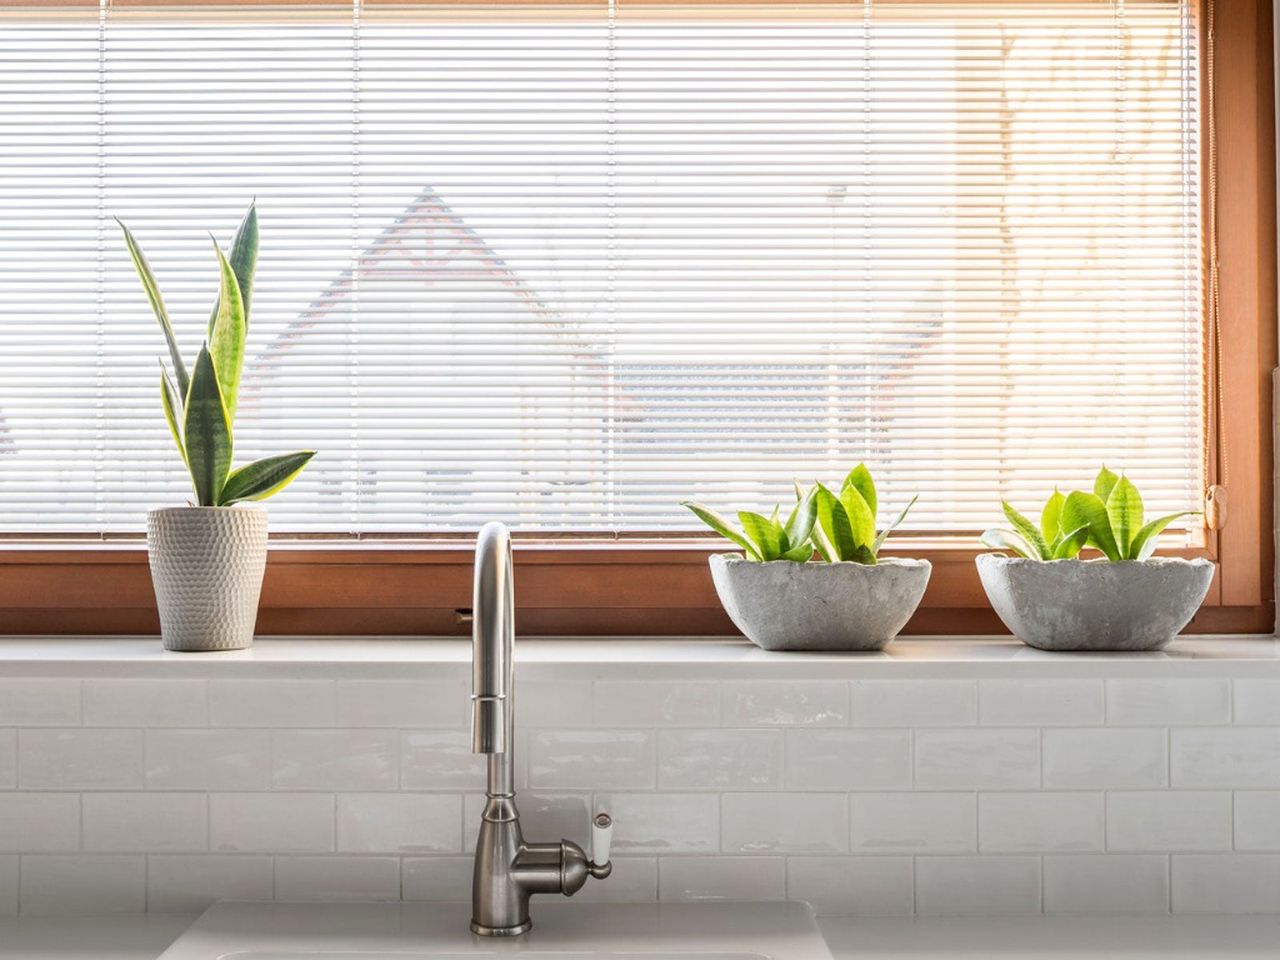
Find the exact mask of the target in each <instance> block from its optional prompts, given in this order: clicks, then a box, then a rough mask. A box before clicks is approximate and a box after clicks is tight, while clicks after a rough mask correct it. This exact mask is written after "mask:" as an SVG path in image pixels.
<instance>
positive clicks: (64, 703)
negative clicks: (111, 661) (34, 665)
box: [0, 677, 80, 727]
mask: <svg viewBox="0 0 1280 960" xmlns="http://www.w3.org/2000/svg"><path fill="white" fill-rule="evenodd" d="M79 723H80V681H79V680H69V679H62V678H48V679H45V678H39V677H6V678H3V679H0V726H4V727H74V726H77V725H79Z"/></svg>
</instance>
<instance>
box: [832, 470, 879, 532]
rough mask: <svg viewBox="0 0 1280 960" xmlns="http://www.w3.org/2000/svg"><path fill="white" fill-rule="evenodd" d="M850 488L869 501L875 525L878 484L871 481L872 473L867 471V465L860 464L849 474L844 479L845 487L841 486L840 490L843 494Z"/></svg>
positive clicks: (868, 504)
mask: <svg viewBox="0 0 1280 960" xmlns="http://www.w3.org/2000/svg"><path fill="white" fill-rule="evenodd" d="M849 487H853V488H854V489H855V490H857V491H858V492H859V493H860V494H862V499H863V500H865V501H867V506H868V507H870V508H871V520H872V524H873V525H874V523H875V516H876V482H875V481H874V480H872V479H871V471H870V470H868V469H867V465H866V464H865V463H860V464H858V465H857V466H856V467H854V468H853V469H852V470H851V471H850V472H849V476H847V477H845V478H844V485H843V486H841V488H840V490H841V492H842V493H843V491H844V490H846V489H848V488H849Z"/></svg>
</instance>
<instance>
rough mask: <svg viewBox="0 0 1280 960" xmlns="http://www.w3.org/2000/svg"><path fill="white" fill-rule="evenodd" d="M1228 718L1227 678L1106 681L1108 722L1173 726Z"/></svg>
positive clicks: (1229, 704) (1229, 714)
mask: <svg viewBox="0 0 1280 960" xmlns="http://www.w3.org/2000/svg"><path fill="white" fill-rule="evenodd" d="M1230 721H1231V682H1230V681H1229V680H1217V679H1203V680H1166V679H1160V680H1138V679H1131V678H1125V679H1113V680H1108V681H1107V723H1112V724H1132V725H1134V726H1176V725H1178V724H1197V723H1229V722H1230Z"/></svg>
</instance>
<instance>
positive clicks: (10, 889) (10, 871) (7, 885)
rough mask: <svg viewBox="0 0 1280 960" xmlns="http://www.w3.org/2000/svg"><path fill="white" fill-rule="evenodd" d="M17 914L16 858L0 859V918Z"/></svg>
mask: <svg viewBox="0 0 1280 960" xmlns="http://www.w3.org/2000/svg"><path fill="white" fill-rule="evenodd" d="M17 913H18V858H17V857H0V917H12V916H16V915H17Z"/></svg>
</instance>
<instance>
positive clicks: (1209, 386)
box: [1204, 0, 1228, 531]
mask: <svg viewBox="0 0 1280 960" xmlns="http://www.w3.org/2000/svg"><path fill="white" fill-rule="evenodd" d="M1205 19H1206V20H1207V21H1208V22H1207V24H1206V34H1205V54H1204V55H1205V74H1206V76H1205V112H1206V114H1207V118H1206V119H1207V124H1206V125H1207V127H1208V154H1209V155H1208V157H1206V158H1205V167H1206V178H1205V180H1206V189H1207V191H1208V206H1209V211H1208V213H1209V216H1208V224H1207V228H1208V229H1207V230H1206V231H1205V234H1206V236H1205V241H1206V244H1207V246H1208V251H1207V253H1208V261H1209V271H1208V272H1209V276H1208V297H1207V300H1208V302H1207V303H1206V305H1205V309H1206V313H1207V316H1206V320H1207V323H1206V327H1207V329H1208V337H1207V339H1208V340H1209V345H1208V349H1207V350H1206V351H1205V371H1204V378H1205V388H1206V393H1207V397H1206V401H1207V402H1206V407H1207V409H1206V411H1205V413H1206V416H1205V419H1206V421H1208V422H1209V423H1210V424H1211V425H1212V428H1213V432H1212V434H1211V437H1212V439H1211V441H1210V442H1208V443H1206V444H1205V445H1204V476H1205V481H1206V482H1207V483H1208V486H1207V488H1206V490H1205V498H1204V516H1205V523H1206V524H1207V525H1208V527H1209V529H1210V530H1215V531H1216V530H1221V529H1222V528H1223V527H1224V526H1226V523H1227V483H1228V472H1227V445H1226V441H1225V440H1224V439H1223V430H1222V425H1223V424H1224V423H1225V422H1226V402H1225V398H1224V396H1223V386H1222V322H1221V316H1220V311H1219V299H1218V123H1217V109H1216V97H1215V94H1216V87H1217V63H1216V60H1215V56H1214V53H1215V36H1214V30H1215V24H1214V5H1213V0H1208V3H1207V6H1206V8H1205ZM1215 457H1216V464H1215V462H1214V460H1215ZM1215 466H1216V468H1217V473H1216V475H1215V473H1214V472H1213V471H1214V467H1215Z"/></svg>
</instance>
